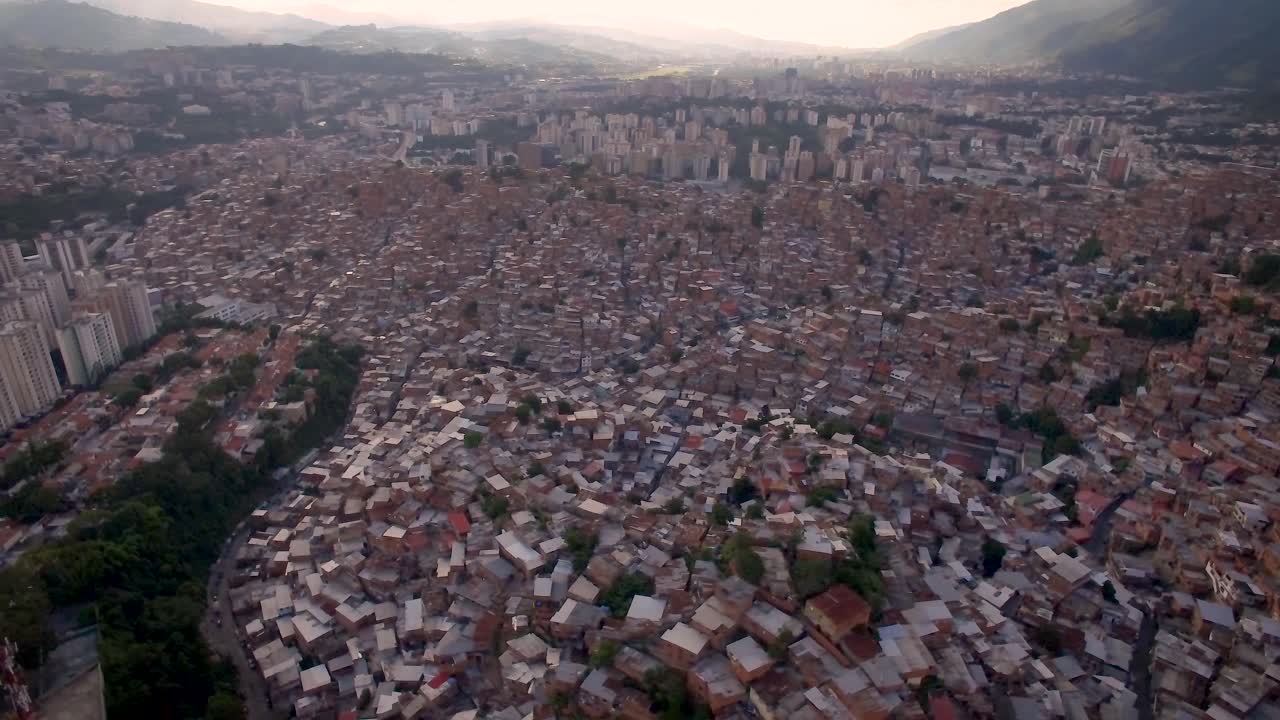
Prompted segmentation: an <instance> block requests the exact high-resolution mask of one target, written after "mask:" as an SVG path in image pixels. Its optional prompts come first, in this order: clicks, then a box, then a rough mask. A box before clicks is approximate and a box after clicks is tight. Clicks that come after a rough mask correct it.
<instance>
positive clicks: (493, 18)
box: [218, 0, 1028, 49]
mask: <svg viewBox="0 0 1280 720" xmlns="http://www.w3.org/2000/svg"><path fill="white" fill-rule="evenodd" d="M1027 1H1028V0H896V1H894V2H888V3H870V2H856V3H845V4H835V3H826V2H807V3H802V4H800V5H789V6H787V12H786V13H780V12H779V11H778V8H777V7H776V6H771V5H768V4H766V3H763V2H759V1H758V0H752V1H751V2H747V3H735V4H733V5H729V4H727V3H719V2H716V3H703V4H694V5H690V4H686V3H679V2H676V1H675V0H656V2H653V3H649V4H648V5H646V12H645V13H644V14H643V15H640V14H637V13H635V12H634V11H631V10H629V9H627V10H614V9H612V8H611V7H610V6H601V5H600V4H598V3H588V2H585V1H584V0H557V1H556V2H552V3H545V4H544V5H543V6H540V7H538V8H537V9H534V8H530V7H529V6H527V5H524V4H521V3H517V2H515V1H514V0H496V1H495V2H489V3H484V4H482V5H479V6H477V5H468V4H464V5H449V6H442V7H430V8H426V9H423V8H420V7H414V6H413V5H414V4H412V3H407V2H404V1H403V0H367V1H365V2H354V1H353V0H330V1H329V2H320V3H306V2H298V0H218V4H222V5H229V6H234V7H238V8H243V9H246V10H263V11H268V12H280V13H284V12H293V13H297V14H301V15H304V16H308V17H314V18H316V19H322V20H323V19H324V16H328V17H331V18H332V17H337V18H344V20H343V21H344V22H360V23H364V22H374V23H375V24H378V21H379V20H383V21H388V20H395V21H400V22H404V23H406V24H410V23H417V24H434V25H455V24H469V23H492V22H507V21H520V20H525V21H528V20H533V21H540V22H550V23H557V24H565V25H578V26H606V27H614V28H621V29H626V30H633V31H635V32H640V33H646V34H656V33H661V32H668V33H675V34H679V35H682V36H683V35H687V34H688V32H689V31H691V30H706V31H722V30H728V31H732V32H737V33H741V34H745V35H750V36H755V37H759V38H761V39H765V40H771V41H777V42H802V43H810V44H814V45H829V46H838V47H845V48H850V49H862V48H866V49H871V48H885V47H891V46H893V45H896V44H898V43H900V42H902V41H904V40H906V39H908V38H910V37H913V36H915V35H918V34H920V33H924V32H929V31H932V30H938V29H941V28H946V27H952V26H955V25H962V24H965V23H971V22H977V21H981V20H985V19H987V18H989V17H991V16H993V15H996V14H998V13H1001V12H1004V11H1005V10H1009V9H1010V8H1013V7H1017V6H1020V5H1024V4H1026V2H1027ZM822 16H825V19H824V20H823V21H821V22H817V21H815V20H816V18H818V17H822Z"/></svg>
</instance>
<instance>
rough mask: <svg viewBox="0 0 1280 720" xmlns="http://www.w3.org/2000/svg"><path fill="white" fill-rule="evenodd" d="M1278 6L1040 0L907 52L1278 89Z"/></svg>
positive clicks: (1270, 0)
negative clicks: (1040, 63)
mask: <svg viewBox="0 0 1280 720" xmlns="http://www.w3.org/2000/svg"><path fill="white" fill-rule="evenodd" d="M1278 31H1280V1H1278V0H1033V2H1029V3H1027V4H1026V5H1022V6H1020V7H1017V8H1014V9H1012V10H1009V11H1006V12H1003V13H1000V14H999V15H996V16H994V17H992V18H990V19H988V20H984V21H982V22H979V23H975V24H972V25H967V26H964V27H960V28H956V29H955V30H952V31H950V32H944V33H940V34H938V33H934V34H931V35H927V36H923V37H922V38H920V39H919V41H917V42H910V43H908V44H907V45H906V46H905V47H903V48H900V49H899V52H901V53H902V54H904V55H906V56H908V57H910V58H913V59H926V60H963V61H969V62H989V63H995V64H1018V63H1026V62H1034V61H1047V62H1060V63H1062V64H1063V65H1064V66H1065V67H1066V68H1068V69H1071V70H1079V71H1092V72H1105V73H1120V74H1125V75H1134V76H1139V77H1145V78H1149V79H1155V80H1164V81H1169V82H1173V83H1178V84H1196V85H1217V84H1230V85H1241V86H1266V87H1276V86H1277V85H1278V84H1280V72H1278V71H1280V43H1276V42H1275V40H1274V38H1275V37H1276V34H1277V32H1278Z"/></svg>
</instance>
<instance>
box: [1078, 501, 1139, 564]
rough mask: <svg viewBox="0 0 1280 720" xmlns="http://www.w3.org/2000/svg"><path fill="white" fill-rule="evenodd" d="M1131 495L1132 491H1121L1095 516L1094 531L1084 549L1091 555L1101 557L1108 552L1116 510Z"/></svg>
mask: <svg viewBox="0 0 1280 720" xmlns="http://www.w3.org/2000/svg"><path fill="white" fill-rule="evenodd" d="M1131 497H1133V493H1131V492H1126V493H1120V494H1119V495H1117V496H1116V497H1115V499H1113V500H1112V501H1111V502H1110V503H1108V504H1107V506H1106V507H1105V508H1103V509H1102V512H1100V513H1098V516H1097V517H1096V518H1094V520H1093V532H1092V533H1091V534H1090V535H1089V541H1088V542H1086V543H1085V544H1084V549H1085V550H1088V551H1089V554H1090V555H1093V556H1094V557H1101V556H1102V555H1103V554H1105V553H1106V552H1107V545H1108V544H1109V543H1110V542H1111V520H1112V519H1113V518H1114V517H1115V514H1116V510H1119V509H1120V506H1121V505H1123V504H1124V503H1125V501H1126V500H1128V499H1129V498H1131Z"/></svg>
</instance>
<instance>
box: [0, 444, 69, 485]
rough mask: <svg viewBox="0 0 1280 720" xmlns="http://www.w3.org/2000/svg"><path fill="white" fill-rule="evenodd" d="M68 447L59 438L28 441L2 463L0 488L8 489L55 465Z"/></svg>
mask: <svg viewBox="0 0 1280 720" xmlns="http://www.w3.org/2000/svg"><path fill="white" fill-rule="evenodd" d="M69 449H70V448H68V447H67V444H66V443H65V442H63V441H61V440H51V441H49V442H38V441H37V442H32V443H30V444H29V445H27V446H26V447H25V448H23V449H22V450H19V451H18V452H16V453H14V454H13V456H12V457H10V458H9V462H7V463H5V464H4V474H3V475H0V490H8V489H9V488H11V487H13V486H14V485H17V484H18V483H20V482H22V481H23V480H26V479H27V478H32V477H36V476H37V475H40V474H41V473H43V472H45V471H46V470H49V469H51V468H54V467H57V465H58V464H59V463H61V462H62V461H63V459H64V458H66V456H67V451H68V450H69Z"/></svg>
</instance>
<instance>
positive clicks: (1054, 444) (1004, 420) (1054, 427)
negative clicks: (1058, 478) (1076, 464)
mask: <svg viewBox="0 0 1280 720" xmlns="http://www.w3.org/2000/svg"><path fill="white" fill-rule="evenodd" d="M996 420H998V421H1000V423H1001V424H1003V425H1006V426H1008V427H1012V428H1026V429H1027V430H1030V431H1031V432H1033V433H1035V434H1036V435H1039V436H1040V437H1042V438H1044V454H1043V457H1044V462H1046V463H1047V462H1049V461H1050V460H1052V459H1053V458H1055V457H1057V456H1059V455H1075V454H1077V453H1079V452H1080V441H1079V440H1076V439H1075V438H1074V437H1072V436H1071V433H1070V432H1069V431H1068V430H1067V426H1066V425H1065V424H1063V422H1062V418H1060V417H1058V412H1057V411H1056V410H1054V409H1053V408H1051V407H1042V408H1040V409H1038V410H1036V411H1035V412H1029V413H1023V414H1021V415H1015V414H1014V412H1013V409H1012V408H1010V407H1009V406H1008V405H1005V404H1004V403H1001V404H999V405H997V406H996Z"/></svg>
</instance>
